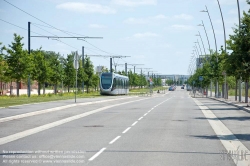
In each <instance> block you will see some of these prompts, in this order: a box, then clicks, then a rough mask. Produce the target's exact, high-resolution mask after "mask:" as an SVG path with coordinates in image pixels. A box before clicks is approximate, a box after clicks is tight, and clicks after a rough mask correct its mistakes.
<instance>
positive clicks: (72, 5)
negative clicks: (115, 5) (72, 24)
mask: <svg viewBox="0 0 250 166" xmlns="http://www.w3.org/2000/svg"><path fill="white" fill-rule="evenodd" d="M56 8H58V9H65V10H68V11H73V12H80V13H101V14H114V13H116V11H115V10H114V9H112V8H110V7H108V6H102V5H100V4H90V3H81V2H66V3H62V4H60V5H57V6H56Z"/></svg>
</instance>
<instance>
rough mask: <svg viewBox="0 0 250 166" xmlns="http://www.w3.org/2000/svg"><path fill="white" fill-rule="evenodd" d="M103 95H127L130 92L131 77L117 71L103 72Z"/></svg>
mask: <svg viewBox="0 0 250 166" xmlns="http://www.w3.org/2000/svg"><path fill="white" fill-rule="evenodd" d="M100 93H101V95H126V94H128V93H129V78H128V77H127V76H123V75H120V74H116V73H102V74H101V76H100Z"/></svg>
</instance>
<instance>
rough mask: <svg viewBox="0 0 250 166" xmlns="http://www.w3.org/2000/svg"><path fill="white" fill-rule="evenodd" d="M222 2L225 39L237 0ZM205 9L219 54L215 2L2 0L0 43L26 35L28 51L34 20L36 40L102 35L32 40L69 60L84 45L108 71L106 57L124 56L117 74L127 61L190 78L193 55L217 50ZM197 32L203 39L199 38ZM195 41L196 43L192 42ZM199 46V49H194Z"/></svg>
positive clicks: (235, 18)
mask: <svg viewBox="0 0 250 166" xmlns="http://www.w3.org/2000/svg"><path fill="white" fill-rule="evenodd" d="M6 1H7V2H10V3H11V4H13V5H15V6H16V7H18V8H19V9H21V10H23V11H24V12H23V11H21V10H19V9H17V8H15V7H13V6H12V5H10V4H9V3H7V2H6ZM219 2H220V5H221V10H222V14H223V18H224V22H225V30H226V39H229V35H230V34H233V28H236V25H238V22H239V20H238V8H237V0H219ZM239 4H240V10H241V12H240V13H241V16H242V15H243V11H246V12H247V11H248V10H249V7H250V6H249V5H248V4H247V3H246V1H245V0H239ZM205 6H207V9H208V11H209V14H210V17H211V20H212V24H213V27H214V31H215V36H216V41H217V47H218V50H219V48H220V47H221V46H222V45H224V32H223V24H222V19H221V14H220V9H219V6H218V2H217V0H73V1H70V0H25V1H21V0H0V42H1V43H2V45H5V46H8V45H9V44H11V42H12V41H13V34H14V33H17V34H18V35H20V36H22V37H23V41H22V42H23V43H24V48H25V49H28V45H27V43H28V31H27V29H28V22H31V31H32V32H31V35H32V36H38V34H39V35H44V36H55V35H57V36H61V37H64V36H65V37H66V36H67V37H70V36H88V37H103V39H97V38H96V39H94V38H93V39H91V38H86V39H85V41H83V40H77V39H60V40H61V42H59V41H58V40H53V39H48V38H38V37H36V38H35V37H32V38H31V49H34V50H35V49H39V48H40V47H42V49H43V50H47V51H55V52H58V53H60V54H61V55H62V56H64V57H67V54H70V53H71V52H72V51H78V53H79V54H81V52H82V47H83V46H84V54H87V55H89V56H90V59H91V61H92V62H93V64H94V66H95V67H96V66H99V65H101V66H105V67H107V68H109V63H110V59H109V57H108V56H116V55H119V56H124V57H123V58H114V59H113V60H114V63H115V64H117V71H121V70H124V64H125V63H128V64H129V65H128V68H129V69H130V68H133V66H132V65H131V64H143V65H137V66H136V72H137V73H140V71H141V68H142V71H143V73H145V74H146V73H147V72H148V71H151V72H153V73H158V74H160V75H164V74H178V75H188V74H190V73H189V71H188V68H189V64H190V59H191V57H192V56H193V55H192V53H195V55H196V56H197V54H199V55H200V54H201V55H203V54H204V48H205V51H206V53H208V50H209V49H208V48H209V47H208V41H209V43H210V47H211V49H213V50H215V40H214V36H213V31H212V26H211V24H210V21H209V17H208V13H206V12H200V11H201V10H206V7H205ZM25 12H26V13H25ZM27 13H28V14H27ZM32 16H33V17H32ZM6 21H7V22H9V23H11V24H14V25H16V26H19V27H21V28H24V29H21V28H19V27H16V26H14V25H11V24H8V23H6ZM202 21H203V23H204V26H205V28H206V31H207V34H208V40H207V38H206V34H205V31H204V28H203V27H202V26H197V25H198V24H201V23H202ZM48 24H49V25H48ZM51 26H53V27H54V28H51ZM55 28H56V29H55ZM60 30H62V31H64V32H65V31H67V32H70V34H69V33H63V32H62V31H60ZM73 33H74V34H73ZM199 33H200V36H196V35H197V34H199ZM200 37H201V38H200ZM201 39H202V41H203V44H204V48H203V45H202V41H201ZM197 40H198V43H194V42H197ZM198 44H199V45H200V47H201V49H200V48H199V45H198ZM195 45H196V47H197V49H198V50H197V49H195V48H194V47H195ZM193 50H195V52H194V51H193ZM91 55H105V57H95V56H91ZM113 68H115V67H113ZM132 70H133V69H132Z"/></svg>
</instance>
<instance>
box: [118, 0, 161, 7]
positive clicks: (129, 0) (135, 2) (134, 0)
mask: <svg viewBox="0 0 250 166" xmlns="http://www.w3.org/2000/svg"><path fill="white" fill-rule="evenodd" d="M113 3H114V4H117V5H121V6H129V7H136V6H141V5H156V4H157V0H113Z"/></svg>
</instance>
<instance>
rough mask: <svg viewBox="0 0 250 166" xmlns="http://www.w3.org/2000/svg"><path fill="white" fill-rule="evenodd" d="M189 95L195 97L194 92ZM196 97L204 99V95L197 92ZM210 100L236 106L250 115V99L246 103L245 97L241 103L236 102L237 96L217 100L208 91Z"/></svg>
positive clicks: (213, 94)
mask: <svg viewBox="0 0 250 166" xmlns="http://www.w3.org/2000/svg"><path fill="white" fill-rule="evenodd" d="M189 94H190V96H192V97H194V95H193V93H192V91H191V92H190V93H189ZM195 97H198V98H200V97H202V94H201V93H198V92H196V94H195ZM203 97H204V98H205V97H206V95H203ZM208 98H210V99H213V100H217V101H220V102H223V103H226V104H229V105H233V106H235V107H237V108H239V109H242V110H244V111H246V112H248V113H250V104H249V101H250V98H249V97H248V103H245V102H244V101H245V97H244V96H242V97H241V99H242V101H241V102H239V101H235V96H228V99H224V98H216V97H215V93H214V92H213V93H212V97H210V91H208ZM237 99H239V96H238V97H237Z"/></svg>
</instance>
